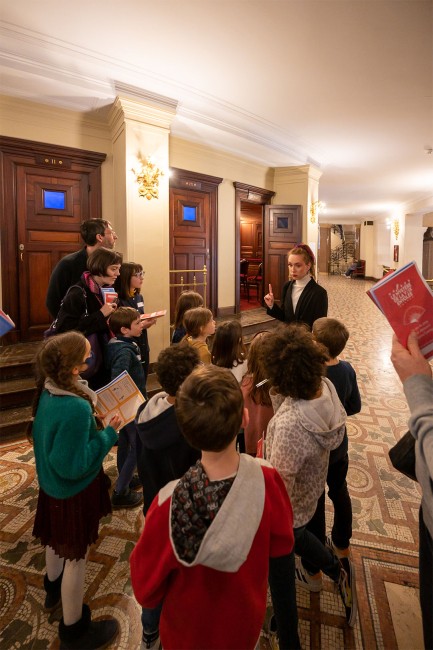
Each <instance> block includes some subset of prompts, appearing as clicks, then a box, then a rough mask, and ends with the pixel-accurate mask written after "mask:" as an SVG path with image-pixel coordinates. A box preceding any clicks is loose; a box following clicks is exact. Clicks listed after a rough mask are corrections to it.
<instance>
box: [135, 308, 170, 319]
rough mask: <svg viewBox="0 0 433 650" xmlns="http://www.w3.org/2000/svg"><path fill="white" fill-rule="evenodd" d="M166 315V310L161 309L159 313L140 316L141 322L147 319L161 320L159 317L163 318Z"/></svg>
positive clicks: (154, 312)
mask: <svg viewBox="0 0 433 650" xmlns="http://www.w3.org/2000/svg"><path fill="white" fill-rule="evenodd" d="M166 313H167V310H166V309H162V310H161V311H153V312H152V313H151V314H141V320H147V319H148V318H161V316H165V315H166Z"/></svg>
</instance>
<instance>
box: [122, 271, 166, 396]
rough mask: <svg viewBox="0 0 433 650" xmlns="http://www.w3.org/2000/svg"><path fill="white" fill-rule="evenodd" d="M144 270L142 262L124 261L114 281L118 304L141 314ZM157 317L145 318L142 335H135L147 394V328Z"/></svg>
mask: <svg viewBox="0 0 433 650" xmlns="http://www.w3.org/2000/svg"><path fill="white" fill-rule="evenodd" d="M143 278H144V271H143V267H142V266H141V264H137V263H136V262H123V263H122V266H121V267H120V274H119V277H118V278H117V280H116V282H115V283H114V288H115V290H116V291H117V294H118V297H119V298H118V304H119V305H120V306H122V307H132V308H133V309H136V310H137V311H138V312H139V313H140V314H144V313H145V312H144V300H143V296H142V295H141V287H142V285H143ZM155 323H156V318H146V319H143V322H142V328H141V333H140V336H137V337H135V342H136V343H137V344H138V346H139V348H140V354H141V364H142V366H143V371H144V386H145V388H144V392H143V395H144V396H146V381H147V375H148V373H149V342H148V337H147V330H148V329H149V327H152V325H155Z"/></svg>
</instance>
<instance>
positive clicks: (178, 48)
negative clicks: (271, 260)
mask: <svg viewBox="0 0 433 650" xmlns="http://www.w3.org/2000/svg"><path fill="white" fill-rule="evenodd" d="M0 75H1V93H2V94H4V95H10V96H15V97H20V98H23V99H28V100H31V101H36V102H40V103H43V104H47V105H55V106H60V107H64V108H67V109H72V110H78V111H83V112H86V113H91V114H96V115H98V114H101V116H102V117H103V116H104V111H106V107H107V106H109V105H110V104H111V103H112V102H113V100H114V98H115V96H116V94H117V92H116V87H115V86H116V84H119V83H120V84H128V85H132V86H135V87H137V88H140V89H142V90H143V91H145V92H148V93H156V94H159V95H163V96H165V97H169V98H171V99H173V100H175V101H176V102H177V114H176V117H175V119H174V122H173V125H172V133H173V135H175V136H178V137H181V138H185V139H188V140H191V141H194V142H199V143H204V144H206V145H207V146H209V147H211V148H214V149H224V150H227V151H230V152H232V153H235V154H237V155H240V156H242V157H244V158H247V159H250V160H253V161H257V162H259V163H261V164H264V165H269V166H272V167H273V166H288V165H303V164H308V163H312V164H314V165H316V166H318V167H319V168H320V169H321V170H322V172H323V175H322V178H321V180H320V189H319V194H320V196H319V198H320V199H321V200H322V201H324V202H326V204H327V211H326V214H325V215H322V216H321V220H326V221H329V220H333V221H336V220H337V221H338V222H350V221H356V222H359V221H361V220H362V219H364V218H368V219H374V218H376V219H385V218H386V217H392V216H393V214H395V212H396V211H397V210H399V209H400V210H402V209H404V207H405V206H409V204H413V202H417V201H418V202H419V201H424V203H423V206H425V205H427V206H428V210H426V211H431V210H432V211H433V153H428V151H429V150H430V151H431V150H432V149H433V98H432V94H433V2H432V0H421V1H418V0H407V1H406V0H383V1H382V0H335V1H328V0H315V1H310V0H182V2H180V1H179V0H122V1H121V2H120V1H119V0H105V1H104V2H90V1H89V0H86V1H84V0H74V2H71V3H66V2H59V0H38V1H37V2H35V1H34V0H19V1H16V2H3V4H2V9H1V10H0ZM426 202H427V203H426Z"/></svg>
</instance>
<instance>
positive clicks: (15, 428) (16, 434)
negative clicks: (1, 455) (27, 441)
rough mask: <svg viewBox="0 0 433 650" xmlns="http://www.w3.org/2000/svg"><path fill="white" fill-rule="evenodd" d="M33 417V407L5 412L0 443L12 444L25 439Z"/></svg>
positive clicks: (0, 427) (0, 424)
mask: <svg viewBox="0 0 433 650" xmlns="http://www.w3.org/2000/svg"><path fill="white" fill-rule="evenodd" d="M31 417H32V409H31V406H24V407H21V408H18V409H9V410H7V411H3V413H2V417H1V421H0V442H2V443H3V442H11V441H15V440H21V439H22V438H24V437H25V435H26V430H27V425H28V423H29V422H30V420H31Z"/></svg>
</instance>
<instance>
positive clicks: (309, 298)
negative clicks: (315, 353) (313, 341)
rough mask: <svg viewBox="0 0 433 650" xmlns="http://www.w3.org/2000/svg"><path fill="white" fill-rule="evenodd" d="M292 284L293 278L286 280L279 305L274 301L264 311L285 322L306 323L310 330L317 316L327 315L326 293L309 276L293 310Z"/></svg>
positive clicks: (293, 282)
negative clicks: (271, 305)
mask: <svg viewBox="0 0 433 650" xmlns="http://www.w3.org/2000/svg"><path fill="white" fill-rule="evenodd" d="M294 284H295V280H289V281H288V282H286V283H285V285H284V286H283V293H282V296H281V307H279V306H278V305H276V304H275V303H274V306H273V307H272V309H269V307H268V308H267V310H266V312H267V313H268V314H269V315H270V316H273V317H274V318H278V320H281V321H284V322H286V323H294V322H302V323H306V324H307V325H308V327H309V328H310V330H311V329H312V328H313V323H314V321H315V320H316V319H317V318H322V317H323V316H327V315H328V294H327V293H326V290H325V289H324V288H323V287H321V286H320V284H317V282H316V281H315V280H314V278H311V279H310V280H309V282H307V284H306V286H305V288H304V289H303V291H302V293H301V295H300V297H299V300H298V304H297V305H296V309H295V311H293V304H292V289H293V285H294Z"/></svg>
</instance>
